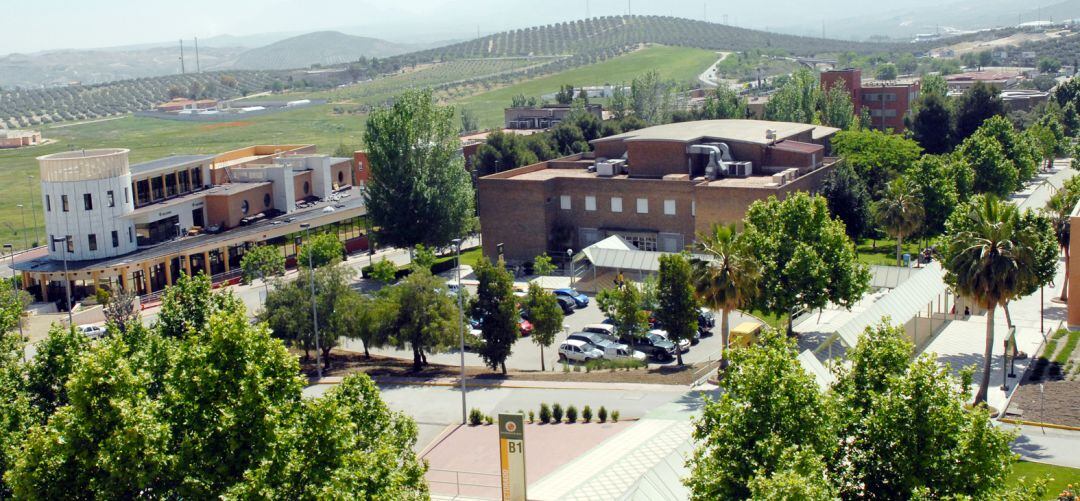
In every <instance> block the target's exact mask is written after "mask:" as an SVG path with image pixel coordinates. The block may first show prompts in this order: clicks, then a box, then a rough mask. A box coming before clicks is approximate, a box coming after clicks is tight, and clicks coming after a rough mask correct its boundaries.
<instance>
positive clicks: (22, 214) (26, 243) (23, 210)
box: [15, 204, 30, 249]
mask: <svg viewBox="0 0 1080 501" xmlns="http://www.w3.org/2000/svg"><path fill="white" fill-rule="evenodd" d="M15 206H16V207H18V208H19V219H20V220H21V221H22V222H21V224H22V240H23V249H29V248H30V243H29V241H27V239H26V206H24V205H23V204H15Z"/></svg>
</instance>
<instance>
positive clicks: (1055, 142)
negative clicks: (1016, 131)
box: [1025, 114, 1069, 169]
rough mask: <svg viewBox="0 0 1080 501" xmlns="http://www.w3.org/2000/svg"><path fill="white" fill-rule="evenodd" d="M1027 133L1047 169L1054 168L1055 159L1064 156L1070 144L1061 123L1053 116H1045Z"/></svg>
mask: <svg viewBox="0 0 1080 501" xmlns="http://www.w3.org/2000/svg"><path fill="white" fill-rule="evenodd" d="M1025 133H1026V135H1027V136H1028V139H1029V142H1030V144H1031V145H1032V146H1033V147H1034V148H1035V151H1036V152H1038V155H1039V157H1040V158H1041V159H1042V160H1043V161H1044V162H1045V164H1044V167H1045V168H1047V169H1049V168H1051V167H1053V166H1054V159H1055V158H1057V156H1058V155H1062V154H1064V153H1065V151H1066V147H1067V146H1068V144H1069V143H1068V141H1067V140H1066V138H1065V130H1064V128H1063V127H1062V126H1061V122H1060V121H1059V120H1058V118H1057V117H1055V116H1054V115H1051V114H1046V115H1043V116H1042V117H1041V118H1040V119H1039V121H1038V122H1036V123H1035V124H1034V125H1032V126H1031V127H1029V128H1028V130H1027V131H1025Z"/></svg>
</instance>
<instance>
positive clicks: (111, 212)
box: [40, 174, 137, 261]
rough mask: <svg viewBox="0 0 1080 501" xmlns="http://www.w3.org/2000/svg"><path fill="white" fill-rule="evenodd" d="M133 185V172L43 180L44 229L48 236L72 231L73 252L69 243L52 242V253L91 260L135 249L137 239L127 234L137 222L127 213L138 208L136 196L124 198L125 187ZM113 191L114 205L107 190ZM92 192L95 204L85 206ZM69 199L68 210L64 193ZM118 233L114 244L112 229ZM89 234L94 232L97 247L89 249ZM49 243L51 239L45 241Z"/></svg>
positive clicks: (71, 258) (66, 233)
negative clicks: (109, 176) (112, 175)
mask: <svg viewBox="0 0 1080 501" xmlns="http://www.w3.org/2000/svg"><path fill="white" fill-rule="evenodd" d="M130 189H131V175H130V174H128V175H122V176H118V177H111V178H105V179H93V180H85V181H70V182H42V183H41V206H40V207H42V208H43V209H45V232H46V235H47V238H52V237H56V238H63V237H65V236H66V235H71V238H72V241H73V243H74V248H73V250H74V252H67V247H66V244H56V245H55V246H53V245H49V257H50V258H51V259H55V260H60V259H63V258H64V256H65V255H66V256H67V258H68V259H70V260H76V261H78V260H89V259H103V258H107V257H115V256H119V255H122V254H127V253H129V252H132V251H134V250H135V249H136V248H137V246H136V243H135V242H134V241H132V240H130V239H129V238H128V232H129V231H132V232H133V231H134V228H135V226H134V223H133V222H132V221H131V220H130V219H127V218H125V217H124V215H125V214H130V213H131V212H132V211H134V210H135V205H134V197H133V196H131V195H130V192H129V196H128V197H127V200H126V201H125V200H124V190H130ZM109 191H112V192H113V204H114V206H113V207H109V206H108V201H107V193H108V192H109ZM84 194H89V195H90V196H91V199H92V202H93V205H92V207H93V208H92V209H91V210H86V208H85V205H84V203H83V195H84ZM65 195H66V196H67V199H68V212H64V211H63V197H64V196H65ZM113 231H116V232H117V235H118V237H119V239H118V243H119V246H117V247H113V246H112V232H113ZM89 235H94V236H95V238H96V241H97V250H90V243H89ZM46 243H48V242H46Z"/></svg>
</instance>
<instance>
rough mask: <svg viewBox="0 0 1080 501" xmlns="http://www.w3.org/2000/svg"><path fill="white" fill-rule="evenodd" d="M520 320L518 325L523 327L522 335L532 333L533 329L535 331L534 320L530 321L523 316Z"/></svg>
mask: <svg viewBox="0 0 1080 501" xmlns="http://www.w3.org/2000/svg"><path fill="white" fill-rule="evenodd" d="M519 320H520V321H519V322H518V327H520V328H521V337H525V336H528V335H531V334H532V331H533V325H532V322H529V321H528V320H525V319H524V318H521V319H519Z"/></svg>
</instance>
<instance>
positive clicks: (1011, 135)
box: [974, 116, 1039, 182]
mask: <svg viewBox="0 0 1080 501" xmlns="http://www.w3.org/2000/svg"><path fill="white" fill-rule="evenodd" d="M974 135H977V136H984V137H987V138H989V139H990V140H992V141H994V142H996V143H997V144H999V145H1001V148H1002V152H1003V153H1004V154H1005V158H1007V159H1008V160H1009V161H1010V162H1011V163H1012V167H1013V168H1014V169H1016V179H1017V180H1018V181H1019V182H1025V181H1028V180H1030V179H1032V178H1034V177H1035V172H1036V170H1037V168H1038V163H1039V151H1038V149H1037V148H1036V147H1035V145H1034V144H1032V142H1031V141H1029V140H1028V137H1027V136H1025V135H1024V134H1022V133H1021V132H1019V131H1017V130H1016V129H1015V128H1014V127H1013V125H1012V123H1011V122H1009V120H1008V119H1007V118H1005V117H1003V116H993V117H990V118H988V119H986V121H985V122H983V124H982V126H981V127H979V129H978V130H976V131H975V134H974Z"/></svg>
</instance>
